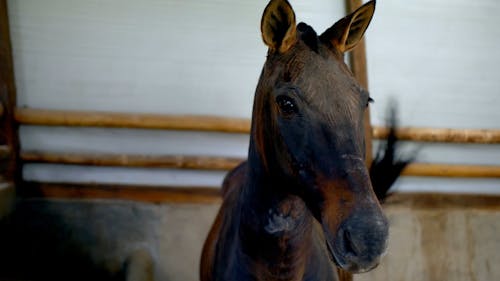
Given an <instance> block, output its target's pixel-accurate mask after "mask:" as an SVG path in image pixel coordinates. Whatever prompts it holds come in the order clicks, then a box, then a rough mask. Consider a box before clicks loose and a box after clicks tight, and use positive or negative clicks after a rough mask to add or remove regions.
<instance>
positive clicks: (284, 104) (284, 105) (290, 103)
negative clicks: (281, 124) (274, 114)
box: [276, 95, 297, 115]
mask: <svg viewBox="0 0 500 281" xmlns="http://www.w3.org/2000/svg"><path fill="white" fill-rule="evenodd" d="M276 103H277V104H278V107H279V109H280V111H281V113H282V114H284V115H290V114H294V113H296V112H297V106H296V105H295V101H294V100H293V99H292V98H291V97H289V96H285V95H280V96H278V97H277V98H276Z"/></svg>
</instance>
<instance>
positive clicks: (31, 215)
mask: <svg viewBox="0 0 500 281" xmlns="http://www.w3.org/2000/svg"><path fill="white" fill-rule="evenodd" d="M157 209H158V207H155V206H151V205H147V204H135V203H131V202H90V201H71V202H68V201H46V200H35V199H31V200H20V201H19V202H18V203H17V204H16V206H15V210H14V212H13V213H12V214H11V215H9V216H8V217H6V218H5V219H3V220H2V221H1V223H0V249H2V250H1V253H0V280H153V279H154V278H153V276H154V264H153V260H154V257H157V256H158V250H157V248H158V247H157V246H158V243H159V241H158V240H159V239H160V237H159V235H158V234H159V233H158V230H159V228H158V227H157V225H158V222H159V221H160V219H161V218H160V216H159V213H160V212H159V211H158V210H157Z"/></svg>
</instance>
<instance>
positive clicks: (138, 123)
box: [15, 108, 500, 144]
mask: <svg viewBox="0 0 500 281" xmlns="http://www.w3.org/2000/svg"><path fill="white" fill-rule="evenodd" d="M15 119H16V121H17V122H18V123H20V124H24V125H42V126H78V127H81V126H84V127H114V128H140V129H165V130H193V131H214V132H226V133H249V132H250V120H248V119H244V118H229V117H214V116H189V115H161V114H141V113H114V112H92V111H65V110H44V109H27V108H17V109H16V111H15ZM388 132H389V130H388V129H387V128H384V127H373V137H374V138H376V139H384V138H387V134H388ZM396 135H397V136H398V137H399V138H400V139H401V140H408V141H420V142H448V143H480V144H500V129H488V130H485V129H434V128H399V129H398V130H397V131H396Z"/></svg>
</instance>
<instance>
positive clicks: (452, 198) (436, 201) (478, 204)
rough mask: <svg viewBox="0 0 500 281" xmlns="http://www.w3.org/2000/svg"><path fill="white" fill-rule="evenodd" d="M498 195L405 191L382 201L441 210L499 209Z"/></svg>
mask: <svg viewBox="0 0 500 281" xmlns="http://www.w3.org/2000/svg"><path fill="white" fill-rule="evenodd" d="M499 202H500V195H485V194H458V193H406V192H398V193H392V194H389V196H388V197H387V198H386V200H385V201H384V204H383V205H384V207H386V208H401V209H414V210H415V209H416V210H443V209H460V210H464V209H483V210H491V211H498V210H500V204H499Z"/></svg>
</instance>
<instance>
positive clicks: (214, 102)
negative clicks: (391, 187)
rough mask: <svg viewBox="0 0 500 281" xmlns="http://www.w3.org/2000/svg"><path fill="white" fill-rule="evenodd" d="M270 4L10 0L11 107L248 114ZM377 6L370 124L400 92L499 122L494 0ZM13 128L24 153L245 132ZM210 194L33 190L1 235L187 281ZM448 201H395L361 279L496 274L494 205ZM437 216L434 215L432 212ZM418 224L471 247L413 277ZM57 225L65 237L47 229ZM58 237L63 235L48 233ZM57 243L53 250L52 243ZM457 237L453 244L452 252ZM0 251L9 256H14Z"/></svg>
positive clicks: (116, 175) (178, 145)
mask: <svg viewBox="0 0 500 281" xmlns="http://www.w3.org/2000/svg"><path fill="white" fill-rule="evenodd" d="M266 2H267V1H266V0H261V1H251V0H245V1H238V4H237V5H236V4H235V1H202V0H188V1H186V0H184V1H176V0H166V1H155V0H147V1H133V0H125V1H118V0H111V1H97V0H89V1H66V0H44V1H39V0H11V1H8V4H9V20H10V25H11V36H12V43H13V51H14V62H15V76H16V86H17V93H18V106H19V107H34V108H49V109H70V110H105V111H118V112H151V113H168V114H210V115H213V114H216V115H222V116H231V117H247V118H249V117H250V113H251V106H252V97H253V91H254V88H255V84H256V82H257V79H258V75H259V72H260V68H261V64H262V63H263V61H264V59H265V53H266V50H265V48H264V46H263V44H262V42H261V39H260V34H259V27H258V25H259V22H260V15H261V12H262V9H263V7H264V6H265V4H266ZM291 2H292V5H294V8H295V9H296V12H297V16H298V20H299V21H300V20H304V21H306V22H308V23H310V24H311V25H312V26H314V27H315V28H316V30H318V31H321V30H323V29H325V28H326V27H328V26H329V25H330V24H331V23H332V22H333V21H334V20H336V19H338V18H340V17H342V15H343V11H344V7H343V6H342V4H341V2H343V1H337V2H334V1H327V0H315V1H291ZM377 5H378V7H377V11H376V16H375V19H374V21H373V25H372V26H371V27H370V29H369V31H368V33H367V47H368V49H367V52H368V70H369V80H370V81H369V82H370V91H371V94H372V96H373V97H374V99H375V100H376V102H375V104H374V105H373V107H372V120H373V122H374V123H375V124H378V125H380V124H383V123H384V118H385V113H386V108H387V104H388V101H389V100H390V99H391V98H392V97H394V98H395V99H396V100H397V102H398V105H399V106H400V107H399V108H400V110H399V115H400V117H401V121H400V125H402V126H425V127H453V128H467V127H469V128H498V120H500V111H498V110H497V105H498V104H499V103H500V95H498V89H500V87H499V86H500V85H499V83H500V80H498V79H497V78H496V77H497V76H498V75H497V74H498V68H497V65H499V63H500V53H498V52H500V49H499V48H496V47H495V46H498V44H499V43H500V42H499V40H500V36H499V35H500V34H498V32H500V31H499V29H498V28H496V27H497V26H498V23H499V22H498V21H499V18H498V17H497V15H498V14H500V2H498V1H486V0H481V1H465V0H460V1H439V2H436V1H416V0H415V1H404V2H400V1H390V0H384V1H378V3H377ZM20 134H21V140H20V141H21V147H22V149H24V150H49V151H61V152H114V153H139V154H158V153H163V154H171V153H175V154H188V155H198V154H206V155H221V156H236V157H240V156H244V155H245V154H246V149H247V145H248V136H246V135H228V134H216V133H194V132H160V131H148V130H121V129H97V128H49V127H33V126H22V127H21V130H20ZM410 145H413V147H417V148H419V149H420V151H421V153H420V155H419V161H422V162H425V161H430V162H444V161H447V162H450V163H481V164H496V165H498V164H500V154H499V153H500V149H499V147H498V146H497V145H490V146H479V145H444V144H410ZM411 149H412V148H411V147H410V150H411ZM23 173H24V178H25V179H27V180H44V181H54V182H58V181H70V182H120V183H150V184H160V183H161V184H173V185H218V184H219V183H220V182H221V180H222V177H223V173H222V172H195V171H176V170H153V169H148V170H142V169H120V168H96V167H74V166H63V165H44V164H31V165H26V166H25V168H24V171H23ZM396 188H397V189H399V190H403V191H422V190H425V191H429V190H432V191H439V190H441V191H446V192H472V193H474V192H484V193H500V182H499V181H498V180H493V179H491V180H477V179H470V180H463V179H422V178H418V179H417V178H403V179H401V180H400V181H399V182H398V183H397V186H396ZM217 207H218V206H217V205H168V204H143V203H132V202H118V201H100V200H96V201H87V200H76V201H65V200H31V199H30V200H27V201H22V202H19V203H18V205H17V206H16V208H15V212H14V214H13V216H11V217H9V219H8V220H7V221H3V222H2V223H6V224H5V225H7V226H8V231H0V234H1V235H21V234H22V235H21V236H19V237H22V238H24V239H19V240H18V241H21V242H25V241H32V242H31V243H29V244H27V245H23V244H12V245H10V246H11V247H15V246H24V247H27V249H28V250H29V249H31V252H29V253H27V252H23V251H18V250H19V248H17V254H20V255H24V256H19V258H26V257H29V258H32V261H33V262H34V264H35V263H36V261H37V260H38V261H39V260H44V254H46V253H51V251H52V252H54V253H55V255H57V253H58V252H57V251H65V250H67V249H68V248H71V247H74V245H75V244H72V243H76V245H85V248H86V250H85V251H86V252H85V253H84V254H85V256H86V257H91V260H92V262H96V263H99V264H100V265H101V266H104V267H106V268H107V270H110V271H116V270H119V268H120V267H121V266H122V265H123V262H124V260H125V258H126V256H127V255H128V254H130V253H131V252H133V251H134V250H136V249H140V248H146V249H147V250H148V251H150V252H151V253H152V255H153V257H154V259H155V264H156V267H155V277H156V278H157V279H158V280H170V281H175V280H183V281H185V280H197V271H196V268H197V266H198V259H199V253H200V249H201V243H202V241H203V239H204V237H205V235H206V232H207V230H208V227H209V225H210V223H211V221H212V219H213V217H214V215H215V212H216V209H217ZM419 212H420V211H419ZM457 212H458V211H457ZM457 212H455V213H452V214H450V215H447V214H444V213H437V214H429V213H425V212H422V213H413V211H412V210H409V209H405V211H404V212H402V213H398V212H397V211H391V210H389V217H390V218H391V220H392V225H393V230H392V233H393V234H392V236H391V239H392V240H393V241H395V242H392V241H391V245H392V246H391V251H390V252H389V256H388V257H387V260H390V262H391V265H390V266H389V267H384V266H382V267H381V269H380V270H379V271H375V272H374V273H370V274H374V275H362V276H361V275H360V277H359V278H361V279H359V280H364V279H362V278H365V277H366V278H368V277H369V276H378V277H377V278H380V280H386V279H383V278H384V276H385V277H386V275H387V273H388V272H394V271H395V270H396V272H397V273H398V274H400V275H398V276H401V279H395V280H445V279H444V278H441V277H442V276H444V275H440V274H445V273H446V272H452V273H453V274H455V275H452V276H459V275H460V274H461V273H464V275H463V276H472V277H475V278H476V279H472V278H471V279H472V280H495V279H498V276H499V275H500V274H499V273H498V272H497V271H495V270H496V269H495V267H494V266H493V265H495V264H499V263H500V261H499V256H498V253H496V252H494V251H486V254H485V255H483V256H478V253H479V252H482V251H483V250H485V249H486V250H488V249H498V248H500V242H499V241H498V237H497V236H494V235H495V234H497V233H498V229H499V227H500V226H499V225H498V222H499V221H500V220H499V217H498V212H494V213H493V214H490V213H488V212H484V211H477V210H473V211H470V210H469V211H463V212H458V213H457ZM471 212H472V213H471ZM435 219H438V221H442V222H443V223H444V224H443V225H441V224H437V225H436V224H435V222H436V220H435ZM454 221H455V222H457V223H461V222H467V223H469V224H473V225H474V226H475V227H477V229H476V230H474V232H473V233H469V232H464V231H466V230H463V229H462V228H460V226H458V225H457V226H452V225H451V224H450V223H451V222H454ZM42 222H43V223H42ZM45 222H49V223H45ZM409 224H411V225H409ZM426 224H430V226H425V225H426ZM426 227H427V228H426ZM426 229H427V230H430V231H441V230H442V231H443V233H445V235H446V236H443V237H440V238H439V239H441V240H437V242H434V243H439V242H440V243H442V245H444V246H442V247H449V248H447V249H448V250H446V251H445V253H447V256H444V257H441V256H440V257H439V258H443V259H446V258H448V257H449V256H451V255H456V259H459V258H460V257H463V255H466V256H467V255H468V258H465V259H464V260H459V261H457V264H459V265H464V266H465V265H467V264H469V265H471V266H472V268H456V267H453V266H452V265H453V264H451V263H450V264H448V267H445V269H446V270H447V271H445V269H439V270H441V271H439V273H436V274H438V275H436V276H438V277H439V278H435V276H431V275H429V276H427V275H426V277H425V278H424V277H422V276H423V275H422V274H423V272H428V270H429V268H428V266H432V265H431V264H425V263H424V262H423V260H424V259H425V258H426V257H429V258H430V260H436V259H437V257H433V256H432V254H433V252H432V251H430V250H432V247H430V246H429V247H428V248H426V251H427V252H418V253H415V255H416V257H418V259H419V262H420V264H418V265H414V267H412V268H410V269H408V268H406V269H405V267H404V266H406V265H408V264H407V263H405V264H403V265H404V266H402V265H401V264H399V265H398V264H396V262H397V261H398V260H401V261H408V260H409V259H412V258H413V256H408V253H412V252H411V251H406V249H408V247H409V245H411V246H414V247H418V245H421V244H422V243H427V242H429V240H428V237H424V236H423V235H422V233H423V231H424V230H426ZM469 230H470V229H469ZM467 231H468V230H467ZM34 233H37V235H34ZM456 233H458V234H459V235H461V236H457V237H461V238H464V237H465V238H467V239H469V240H473V239H476V240H474V242H470V243H473V244H468V246H467V247H466V248H464V246H463V245H461V244H460V243H459V242H460V241H462V240H457V239H458V238H456V237H455V238H454V235H455V234H456ZM38 234H39V235H38ZM23 235H24V236H23ZM32 235H33V236H32ZM468 235H469V236H468ZM54 237H55V238H56V239H59V240H58V241H54V240H51V239H54ZM471 237H472V238H471ZM447 238H450V240H448V239H447ZM469 240H466V241H469ZM8 241H11V240H7V239H0V242H2V243H6V242H8ZM61 241H63V242H64V241H67V242H65V243H66V244H65V243H62V244H51V243H56V242H61ZM444 242H446V243H444ZM448 242H449V243H448ZM474 243H475V244H474ZM53 245H58V246H57V247H60V248H56V249H54V248H50V246H53ZM432 245H436V244H432ZM471 245H472V246H471ZM30 247H31V248H30ZM44 247H45V248H44ZM453 247H455V248H457V247H458V248H457V249H458V250H456V251H452V250H450V249H452V248H453ZM429 249H430V250H429ZM410 250H413V248H412V249H410ZM419 251H420V250H419ZM422 251H423V250H422ZM59 253H60V252H59ZM13 254H16V251H14V253H13ZM417 254H418V255H417ZM0 256H1V257H2V258H7V259H8V260H9V261H12V260H11V259H12V258H16V256H6V255H5V254H2V255H0ZM471 257H473V258H471ZM483 261H484V263H482V262H483ZM393 263H394V264H393ZM24 265H26V264H24ZM487 265H488V266H487ZM52 266H55V265H52ZM486 267H487V268H486ZM398 270H399V271H398ZM436 270H438V269H436ZM469 270H470V271H469ZM470 272H472V273H470ZM384 274H386V275H384ZM405 274H406V275H405ZM466 274H469V275H466ZM475 274H483V275H475ZM403 277H404V278H403ZM377 280H379V279H377ZM448 280H461V279H460V278H459V277H457V278H456V279H448ZM464 280H469V279H464Z"/></svg>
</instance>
